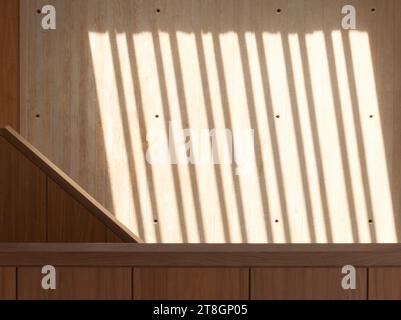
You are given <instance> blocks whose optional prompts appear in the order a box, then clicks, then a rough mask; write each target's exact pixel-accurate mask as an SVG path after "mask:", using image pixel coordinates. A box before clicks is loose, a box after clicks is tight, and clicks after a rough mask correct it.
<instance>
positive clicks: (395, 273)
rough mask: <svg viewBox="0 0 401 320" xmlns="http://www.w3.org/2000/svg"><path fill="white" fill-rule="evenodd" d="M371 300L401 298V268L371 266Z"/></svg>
mask: <svg viewBox="0 0 401 320" xmlns="http://www.w3.org/2000/svg"><path fill="white" fill-rule="evenodd" d="M369 300H401V268H369Z"/></svg>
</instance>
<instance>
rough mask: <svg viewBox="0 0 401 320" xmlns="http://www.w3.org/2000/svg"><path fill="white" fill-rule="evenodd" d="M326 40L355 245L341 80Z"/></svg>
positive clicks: (325, 37)
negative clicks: (339, 87) (340, 88)
mask: <svg viewBox="0 0 401 320" xmlns="http://www.w3.org/2000/svg"><path fill="white" fill-rule="evenodd" d="M324 39H325V43H326V48H327V61H328V66H329V74H330V87H331V92H332V94H333V103H334V111H335V114H336V122H337V134H338V139H339V141H340V153H341V161H342V167H343V170H342V171H343V175H344V181H345V189H346V192H347V200H348V205H349V210H350V220H351V228H352V242H353V243H355V241H356V242H357V243H358V242H360V237H359V229H358V220H357V216H356V208H355V197H354V193H353V189H352V178H351V170H350V166H349V162H348V161H349V159H350V158H349V155H348V149H347V143H346V137H345V127H344V117H343V113H342V109H341V102H340V92H339V89H338V85H337V84H338V83H339V80H338V75H337V70H336V67H335V65H334V61H335V56H334V48H333V45H332V42H331V41H330V39H329V36H328V35H327V33H326V32H324ZM350 89H351V88H350Z"/></svg>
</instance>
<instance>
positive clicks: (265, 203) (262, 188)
mask: <svg viewBox="0 0 401 320" xmlns="http://www.w3.org/2000/svg"><path fill="white" fill-rule="evenodd" d="M237 37H238V44H239V49H240V55H241V62H242V69H243V76H244V84H245V92H246V99H247V106H248V110H249V120H250V123H251V127H252V128H253V129H254V130H255V131H256V135H255V138H256V139H255V147H256V163H257V167H258V184H259V189H258V190H259V193H260V198H261V200H262V208H263V216H264V222H265V229H266V233H267V239H268V242H273V230H272V227H271V221H272V218H271V215H270V210H269V200H268V192H267V182H266V169H265V164H264V161H263V152H262V147H261V141H260V136H259V132H260V131H259V123H258V120H257V115H256V107H255V100H254V96H253V93H252V87H251V86H252V78H251V71H250V69H249V56H248V52H247V50H246V44H245V43H246V42H245V35H244V33H242V32H241V31H239V32H238V33H237Z"/></svg>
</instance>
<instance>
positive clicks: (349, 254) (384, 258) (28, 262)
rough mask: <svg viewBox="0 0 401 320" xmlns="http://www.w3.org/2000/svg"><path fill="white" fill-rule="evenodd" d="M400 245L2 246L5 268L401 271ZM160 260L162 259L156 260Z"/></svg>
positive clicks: (1, 263) (1, 261)
mask: <svg viewBox="0 0 401 320" xmlns="http://www.w3.org/2000/svg"><path fill="white" fill-rule="evenodd" d="M400 249H401V248H400V245H399V244H376V245H373V244H365V245H362V244H358V245H352V244H349V245H347V244H343V245H341V244H336V245H333V244H320V245H317V244H288V245H284V244H281V245H280V244H269V245H266V244H193V245H184V244H160V245H159V244H157V245H156V244H127V243H113V244H111V243H106V244H104V243H103V244H96V243H80V244H71V243H68V244H60V243H46V244H0V266H15V265H21V266H32V265H45V264H47V263H51V264H53V265H59V266H74V265H82V266H93V265H102V266H143V267H146V266H152V267H168V266H171V267H239V268H240V267H341V266H344V265H347V264H351V265H353V266H355V267H369V266H370V267H372V266H378V267H379V266H400V265H401V250H400ZM155 257H157V259H155Z"/></svg>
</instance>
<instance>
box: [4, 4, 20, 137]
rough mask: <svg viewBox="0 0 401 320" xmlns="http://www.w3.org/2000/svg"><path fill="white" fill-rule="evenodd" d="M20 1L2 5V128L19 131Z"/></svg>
mask: <svg viewBox="0 0 401 320" xmlns="http://www.w3.org/2000/svg"><path fill="white" fill-rule="evenodd" d="M19 2H20V1H19V0H3V1H1V3H0V44H1V45H0V64H1V69H0V127H3V126H5V125H10V126H12V127H13V128H14V129H16V130H19V125H20V113H19V98H20V91H19V25H20V23H19Z"/></svg>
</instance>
